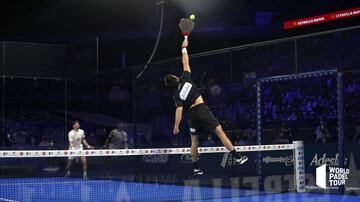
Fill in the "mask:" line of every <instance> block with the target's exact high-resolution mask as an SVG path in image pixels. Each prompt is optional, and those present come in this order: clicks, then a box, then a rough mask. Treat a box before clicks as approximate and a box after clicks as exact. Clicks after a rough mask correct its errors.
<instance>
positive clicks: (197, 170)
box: [190, 134, 203, 176]
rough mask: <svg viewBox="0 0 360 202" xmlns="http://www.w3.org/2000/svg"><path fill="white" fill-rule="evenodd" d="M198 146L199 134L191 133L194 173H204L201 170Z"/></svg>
mask: <svg viewBox="0 0 360 202" xmlns="http://www.w3.org/2000/svg"><path fill="white" fill-rule="evenodd" d="M198 146H199V135H194V134H192V135H191V151H190V154H191V161H192V163H193V169H194V170H193V172H194V175H195V176H196V175H202V174H203V172H202V171H201V170H200V168H199V165H198Z"/></svg>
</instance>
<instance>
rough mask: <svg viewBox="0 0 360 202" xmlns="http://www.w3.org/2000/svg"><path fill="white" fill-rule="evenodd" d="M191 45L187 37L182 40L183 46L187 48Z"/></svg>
mask: <svg viewBox="0 0 360 202" xmlns="http://www.w3.org/2000/svg"><path fill="white" fill-rule="evenodd" d="M188 45H189V41H188V40H187V39H184V41H183V42H182V48H187V47H188Z"/></svg>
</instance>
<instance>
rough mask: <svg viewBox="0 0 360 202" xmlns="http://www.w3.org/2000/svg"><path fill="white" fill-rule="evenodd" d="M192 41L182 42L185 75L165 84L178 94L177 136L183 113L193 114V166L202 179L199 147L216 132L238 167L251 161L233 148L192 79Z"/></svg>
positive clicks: (168, 78)
mask: <svg viewBox="0 0 360 202" xmlns="http://www.w3.org/2000/svg"><path fill="white" fill-rule="evenodd" d="M187 46H188V40H187V38H185V39H184V41H183V42H182V63H183V74H182V76H181V77H180V78H179V77H176V76H174V75H170V74H169V75H166V76H165V79H164V82H165V86H167V87H169V88H172V89H173V90H174V101H175V106H176V111H175V124H174V129H173V133H174V135H177V134H179V125H180V121H181V118H182V112H183V110H184V109H186V110H187V109H188V110H189V120H188V123H189V127H190V135H191V160H192V162H193V168H194V175H195V176H196V175H202V174H203V172H202V171H201V170H200V168H199V166H198V163H197V161H198V156H197V155H198V146H199V135H200V134H204V133H205V134H208V133H210V132H215V134H216V135H217V136H218V137H219V139H220V140H221V142H222V144H223V145H224V146H225V147H226V148H227V149H228V150H229V151H231V154H232V155H233V156H234V157H235V159H236V160H235V161H236V163H237V164H243V163H245V162H246V161H247V160H248V157H247V156H241V155H240V154H239V153H238V152H236V150H235V148H234V146H233V144H232V143H231V141H230V140H229V138H228V137H227V136H226V134H225V132H224V131H223V129H222V127H221V125H220V124H219V122H218V120H217V119H216V118H215V116H214V114H213V113H212V112H211V111H210V110H209V108H208V107H207V105H206V104H205V103H204V100H203V98H202V96H201V94H200V92H199V90H198V87H197V86H196V84H195V83H194V82H193V81H192V79H191V69H190V65H189V56H188V54H187V49H186V48H187Z"/></svg>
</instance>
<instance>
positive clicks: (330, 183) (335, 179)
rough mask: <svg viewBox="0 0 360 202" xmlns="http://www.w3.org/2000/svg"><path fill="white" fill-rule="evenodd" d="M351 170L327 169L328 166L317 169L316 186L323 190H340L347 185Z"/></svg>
mask: <svg viewBox="0 0 360 202" xmlns="http://www.w3.org/2000/svg"><path fill="white" fill-rule="evenodd" d="M349 174H350V169H348V168H338V167H327V166H326V164H324V165H322V166H320V167H317V168H316V185H317V186H319V187H321V188H323V189H327V188H338V187H339V186H342V185H345V184H346V180H347V179H348V175H349Z"/></svg>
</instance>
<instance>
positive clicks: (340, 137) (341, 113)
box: [336, 72, 345, 194]
mask: <svg viewBox="0 0 360 202" xmlns="http://www.w3.org/2000/svg"><path fill="white" fill-rule="evenodd" d="M336 81H337V82H336V83H337V85H336V90H337V104H338V106H337V110H338V111H337V120H338V142H337V143H338V152H339V165H338V167H340V168H344V167H345V164H344V111H343V92H342V90H343V86H342V73H341V72H338V73H337V77H336ZM344 190H345V186H344V185H341V186H340V187H339V189H338V191H339V194H344Z"/></svg>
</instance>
